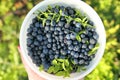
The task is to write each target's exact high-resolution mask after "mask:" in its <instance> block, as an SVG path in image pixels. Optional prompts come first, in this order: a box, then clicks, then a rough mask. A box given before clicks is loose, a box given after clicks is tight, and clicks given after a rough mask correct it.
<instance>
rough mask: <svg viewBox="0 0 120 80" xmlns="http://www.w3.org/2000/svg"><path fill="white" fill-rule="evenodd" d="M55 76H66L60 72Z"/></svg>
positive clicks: (63, 72)
mask: <svg viewBox="0 0 120 80" xmlns="http://www.w3.org/2000/svg"><path fill="white" fill-rule="evenodd" d="M55 75H56V76H64V75H65V71H59V72H57V73H56V74H55Z"/></svg>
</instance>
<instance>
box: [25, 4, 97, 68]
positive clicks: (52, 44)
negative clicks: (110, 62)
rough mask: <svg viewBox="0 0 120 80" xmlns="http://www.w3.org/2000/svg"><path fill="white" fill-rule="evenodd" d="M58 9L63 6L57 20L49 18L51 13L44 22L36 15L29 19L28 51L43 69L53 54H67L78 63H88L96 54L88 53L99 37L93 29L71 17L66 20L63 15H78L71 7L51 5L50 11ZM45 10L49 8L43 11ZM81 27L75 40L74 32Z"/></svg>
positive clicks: (52, 57) (48, 63)
mask: <svg viewBox="0 0 120 80" xmlns="http://www.w3.org/2000/svg"><path fill="white" fill-rule="evenodd" d="M59 10H62V16H61V17H60V20H59V21H58V22H56V20H51V18H50V17H52V15H49V16H50V17H49V18H48V19H46V22H45V24H44V26H43V21H42V20H39V19H38V18H37V17H35V18H33V19H32V23H31V24H30V26H29V28H28V29H27V50H28V55H29V56H30V57H31V59H32V61H33V63H35V64H36V65H37V66H40V65H41V64H42V65H43V66H44V69H45V70H47V69H48V68H49V67H50V66H51V62H52V60H54V59H55V58H57V59H66V58H69V59H71V60H73V62H74V64H76V65H79V66H80V65H82V66H87V65H89V63H90V61H91V60H92V59H93V58H94V56H95V54H92V55H89V52H90V51H91V50H92V49H93V48H94V47H95V45H96V44H97V40H98V38H99V36H98V34H97V32H96V29H95V28H93V27H89V26H87V27H84V26H83V25H82V24H81V23H79V22H76V21H74V20H72V21H70V22H69V23H67V20H66V18H65V15H67V16H71V17H73V18H76V17H78V18H80V17H79V16H78V15H75V13H76V11H75V10H74V9H73V8H71V7H64V6H59V8H56V7H53V8H52V10H51V12H52V13H58V14H59ZM47 11H48V9H47V10H46V11H45V12H47ZM43 18H44V17H43ZM87 24H89V25H91V26H94V24H93V22H92V21H91V20H88V23H87ZM83 30H84V32H83V33H81V34H80V35H79V36H80V38H81V40H80V41H78V40H77V39H76V35H77V33H78V32H80V31H83Z"/></svg>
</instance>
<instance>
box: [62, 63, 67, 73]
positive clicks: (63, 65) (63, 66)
mask: <svg viewBox="0 0 120 80" xmlns="http://www.w3.org/2000/svg"><path fill="white" fill-rule="evenodd" d="M62 68H63V69H64V70H65V71H67V70H66V68H65V64H64V63H62Z"/></svg>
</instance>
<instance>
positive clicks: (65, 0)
mask: <svg viewBox="0 0 120 80" xmlns="http://www.w3.org/2000/svg"><path fill="white" fill-rule="evenodd" d="M48 5H51V6H54V5H63V6H71V7H73V8H77V9H79V10H80V11H82V12H83V13H85V14H86V15H87V17H88V18H90V19H91V20H92V21H93V22H94V24H95V26H96V29H97V32H98V34H99V40H98V42H99V44H100V47H99V49H98V51H97V53H96V56H95V58H94V59H93V60H92V61H91V63H90V65H89V66H87V70H85V71H83V72H80V73H72V74H71V75H70V77H68V78H63V77H58V76H55V75H51V74H48V73H46V72H44V71H42V72H40V71H39V70H38V67H36V66H35V65H34V64H33V63H32V61H31V59H30V57H29V56H28V54H27V46H26V38H27V36H26V32H27V28H28V27H29V24H30V23H31V20H32V18H33V17H35V16H34V15H33V12H35V11H36V10H38V9H40V10H45V9H46V7H47V6H48ZM105 44H106V35H105V30H104V26H103V23H102V21H101V19H100V17H99V16H98V14H97V13H96V12H95V11H94V10H93V9H92V8H91V7H90V6H89V5H88V4H86V3H85V2H83V1H79V0H45V1H42V2H40V3H39V4H38V5H36V6H35V7H34V8H33V9H32V10H31V11H30V12H29V13H28V14H27V16H26V17H25V19H24V21H23V24H22V27H21V30H20V47H21V50H22V54H23V57H24V58H25V60H26V62H27V63H28V66H30V68H31V69H32V70H34V71H35V73H37V74H38V75H40V76H41V77H43V78H45V79H47V80H78V79H81V78H83V77H85V76H86V75H88V74H89V73H90V72H91V71H92V70H93V69H94V68H95V67H96V66H97V64H98V63H99V61H100V59H101V58H102V56H103V54H104V49H105Z"/></svg>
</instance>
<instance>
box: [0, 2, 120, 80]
mask: <svg viewBox="0 0 120 80" xmlns="http://www.w3.org/2000/svg"><path fill="white" fill-rule="evenodd" d="M40 1H41V0H0V80H28V77H27V73H26V71H25V69H24V67H23V64H22V62H21V59H20V55H19V52H18V50H17V46H18V45H19V30H20V27H21V24H22V21H23V19H24V17H25V16H26V14H27V13H28V11H29V10H30V9H31V8H32V7H34V6H35V5H36V4H37V3H38V2H40ZM83 1H85V2H86V3H87V4H89V5H90V6H92V7H93V8H94V9H95V11H96V12H97V13H98V14H99V16H100V17H101V19H102V21H103V23H104V26H105V29H106V35H107V44H106V49H105V53H104V56H103V58H102V60H101V62H100V63H99V65H98V66H97V67H96V69H95V70H94V71H93V72H91V73H90V74H89V75H87V76H86V77H85V80H120V1H119V0H83Z"/></svg>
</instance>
